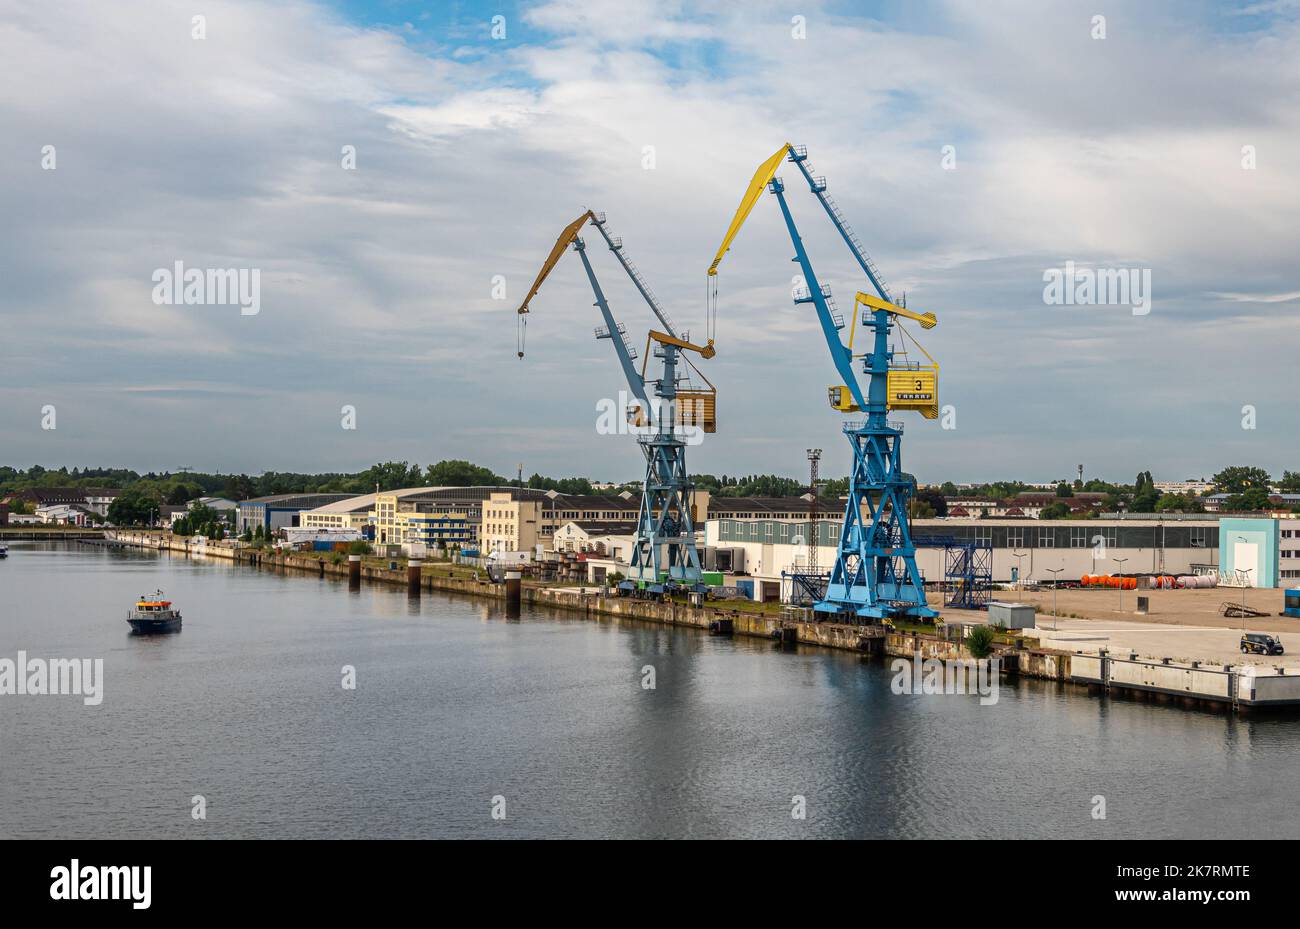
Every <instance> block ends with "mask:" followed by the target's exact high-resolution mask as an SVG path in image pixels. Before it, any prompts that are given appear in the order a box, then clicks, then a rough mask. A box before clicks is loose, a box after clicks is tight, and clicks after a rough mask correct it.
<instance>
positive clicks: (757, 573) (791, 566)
mask: <svg viewBox="0 0 1300 929" xmlns="http://www.w3.org/2000/svg"><path fill="white" fill-rule="evenodd" d="M911 527H912V536H913V539H914V540H916V542H917V543H918V548H917V553H916V563H917V567H918V568H919V569H920V571H921V574H922V576H923V577H924V578H925V579H926V581H927V582H928V583H938V582H940V581H942V580H943V576H944V548H943V546H942V545H941V544H940V545H932V546H926V545H923V544H921V543H922V541H923V540H925V539H931V540H937V539H940V538H943V537H949V538H953V539H957V540H958V541H974V542H987V543H988V544H989V545H990V546H991V548H992V555H993V561H992V569H993V581H994V582H995V583H1009V582H1012V581H1014V580H1016V579H1017V578H1020V579H1022V580H1025V581H1031V582H1032V581H1043V582H1050V581H1051V580H1052V577H1053V575H1052V574H1051V573H1049V572H1048V570H1047V569H1049V568H1053V569H1063V570H1061V572H1060V575H1059V576H1060V579H1061V580H1063V581H1077V580H1078V579H1079V578H1080V577H1082V576H1083V575H1085V574H1141V573H1167V574H1193V573H1196V572H1197V571H1209V570H1214V571H1217V570H1218V567H1219V565H1218V561H1219V522H1218V520H1217V519H1216V518H1214V517H1209V518H1207V517H1205V516H1201V515H1197V516H1195V517H1188V516H1181V515H1173V516H1166V517H1165V518H1162V519H1156V518H1142V517H1137V518H1116V519H1088V520H1046V521H1044V520H1036V519H1035V520H1026V519H914V520H912V521H911ZM840 529H841V519H840V517H838V516H836V517H835V518H834V519H821V520H818V526H817V539H818V545H817V559H816V560H817V565H818V567H819V568H820V569H821V571H822V572H825V571H827V570H828V569H829V568H830V567H831V566H832V565H833V564H834V563H835V554H836V550H837V547H838V545H839V536H840ZM811 537H812V526H811V523H809V521H807V520H775V519H756V520H737V519H710V520H708V522H707V523H706V524H705V547H706V551H707V550H708V549H716V550H717V552H718V553H722V552H724V551H726V550H732V552H733V555H732V556H731V558H732V560H734V561H735V562H736V563H737V564H743V566H744V567H743V569H742V570H743V572H744V573H745V574H748V575H749V576H751V577H752V578H753V579H754V598H755V599H756V600H765V601H771V600H777V599H780V598H781V590H782V583H781V575H782V573H783V572H789V571H792V570H803V569H805V568H806V566H807V565H808V561H809V554H810V552H809V541H810V539H811ZM737 550H739V551H737ZM1117 559H1123V561H1122V563H1120V562H1119V561H1117Z"/></svg>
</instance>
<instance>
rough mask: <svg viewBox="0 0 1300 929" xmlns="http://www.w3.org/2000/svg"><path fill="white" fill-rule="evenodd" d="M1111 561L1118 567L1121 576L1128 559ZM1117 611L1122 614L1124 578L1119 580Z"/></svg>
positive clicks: (1113, 559)
mask: <svg viewBox="0 0 1300 929" xmlns="http://www.w3.org/2000/svg"><path fill="white" fill-rule="evenodd" d="M1111 561H1113V562H1115V564H1117V565H1119V573H1121V574H1123V573H1124V562H1126V561H1128V559H1127V558H1112V559H1111ZM1119 611H1120V612H1121V613H1123V612H1124V578H1122V577H1121V578H1119Z"/></svg>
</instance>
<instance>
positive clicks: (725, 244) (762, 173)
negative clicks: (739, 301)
mask: <svg viewBox="0 0 1300 929" xmlns="http://www.w3.org/2000/svg"><path fill="white" fill-rule="evenodd" d="M788 151H790V143H789V142H786V143H785V144H783V145H782V146H781V147H780V148H778V149H777V150H776V153H775V154H773V155H772V157H771V158H769V159H767V161H765V162H763V163H762V164H761V165H759V166H758V170H757V171H755V172H754V176H753V177H752V178H750V179H749V186H748V187H746V188H745V195H744V196H743V197H741V198H740V206H738V207H736V215H735V216H733V217H732V218H731V225H730V226H728V227H727V234H726V235H725V236H723V237H722V244H721V245H720V246H718V253H717V254H716V255H714V256H713V264H711V265H709V277H713V276H714V275H716V274H717V273H718V265H719V264H721V263H722V258H723V256H724V255H726V254H727V250H728V249H730V248H731V240H732V239H734V238H735V237H736V234H737V233H739V232H740V227H741V226H743V225H744V224H745V220H746V219H748V218H749V214H750V211H752V210H753V209H754V204H755V203H757V202H758V198H759V197H761V196H762V195H763V189H764V188H765V187H767V183H768V181H770V180H772V177H773V175H775V174H776V169H777V168H778V167H779V166H780V164H781V159H782V158H784V157H785V153H786V152H788Z"/></svg>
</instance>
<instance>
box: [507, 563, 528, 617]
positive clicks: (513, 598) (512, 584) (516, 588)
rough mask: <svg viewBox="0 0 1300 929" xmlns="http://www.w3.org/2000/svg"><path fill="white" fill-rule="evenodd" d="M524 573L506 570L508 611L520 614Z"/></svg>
mask: <svg viewBox="0 0 1300 929" xmlns="http://www.w3.org/2000/svg"><path fill="white" fill-rule="evenodd" d="M523 588H524V575H523V572H522V571H507V572H506V613H507V614H508V615H510V616H518V615H519V599H520V596H521V595H522V594H523Z"/></svg>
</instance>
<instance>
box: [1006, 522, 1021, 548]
mask: <svg viewBox="0 0 1300 929" xmlns="http://www.w3.org/2000/svg"><path fill="white" fill-rule="evenodd" d="M1024 544H1025V529H1024V527H1023V526H1016V527H1014V528H1012V529H1008V530H1007V547H1008V548H1020V547H1021V546H1023V545H1024Z"/></svg>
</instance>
